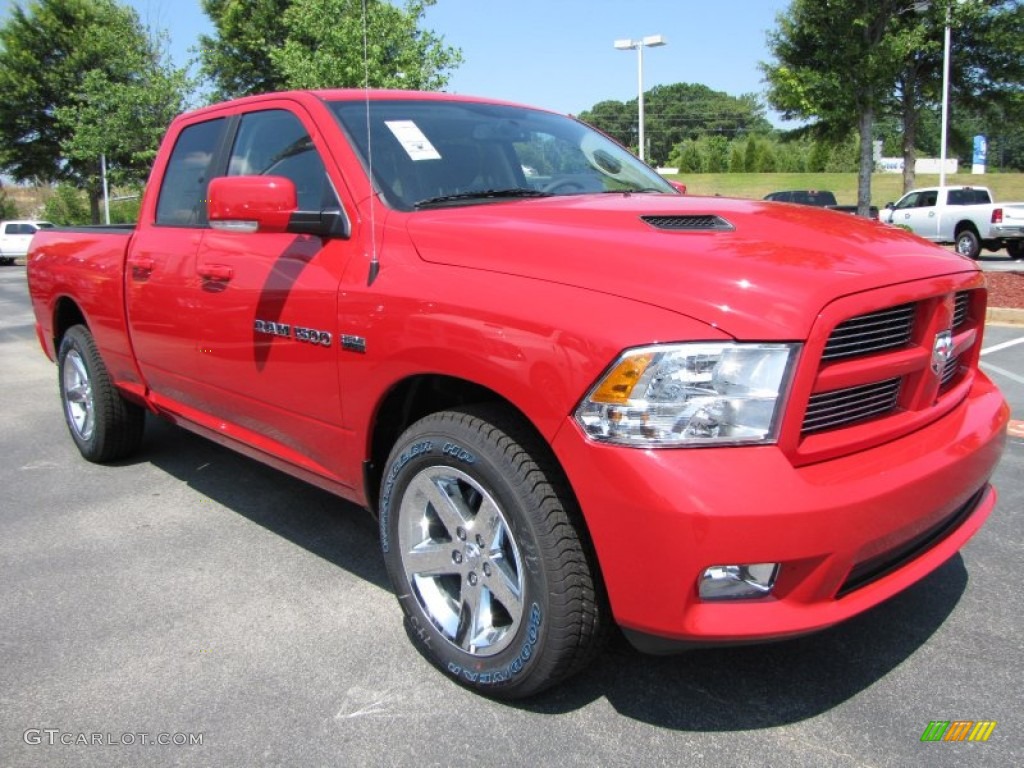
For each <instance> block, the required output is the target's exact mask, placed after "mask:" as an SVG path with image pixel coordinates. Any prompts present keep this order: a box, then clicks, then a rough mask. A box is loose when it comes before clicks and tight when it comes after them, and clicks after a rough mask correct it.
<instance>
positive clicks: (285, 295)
mask: <svg viewBox="0 0 1024 768" xmlns="http://www.w3.org/2000/svg"><path fill="white" fill-rule="evenodd" d="M311 133H313V132H312V131H311V130H310V127H309V126H308V125H307V124H305V123H304V122H303V118H301V117H300V115H299V114H298V113H296V112H294V111H292V110H291V109H285V108H279V109H263V110H261V111H257V112H250V113H246V114H244V115H243V116H242V117H241V120H240V122H239V125H238V130H237V133H236V135H235V138H234V142H233V145H232V148H231V153H230V159H229V161H228V175H272V176H284V177H286V178H289V179H291V180H292V181H293V182H294V183H295V186H296V191H297V193H298V205H299V209H300V210H306V211H310V210H313V211H319V210H323V209H328V208H337V207H338V205H339V203H338V198H337V194H336V192H335V190H334V187H333V185H332V184H331V182H330V180H329V178H328V176H327V173H326V170H325V165H324V161H323V158H322V156H321V152H320V149H319V148H318V147H317V146H316V145H315V144H314V141H313V139H312V137H311ZM350 252H351V243H350V241H347V240H341V239H326V238H321V237H318V236H313V235H295V234H268V233H251V234H250V233H244V232H227V231H220V230H215V229H211V230H208V231H207V233H206V235H205V237H204V238H203V240H202V242H201V244H200V246H199V252H198V256H197V259H196V269H195V271H196V274H197V275H198V279H199V285H200V290H199V293H198V301H199V303H200V306H201V311H200V313H199V316H200V317H201V323H202V324H201V327H200V328H199V340H200V343H199V352H200V356H201V359H202V363H201V366H202V368H201V369H202V385H203V389H204V397H206V398H208V400H209V405H208V408H209V410H210V412H212V413H216V414H217V415H218V416H219V417H220V418H221V419H223V420H224V421H225V422H226V424H225V427H224V428H225V430H227V431H230V430H240V431H241V433H240V436H242V437H244V439H245V440H246V442H249V443H250V444H252V445H255V446H256V447H259V448H263V449H264V450H268V451H269V452H271V453H274V454H275V455H278V456H280V457H282V458H284V459H286V460H288V461H291V462H292V463H294V464H297V465H299V466H302V467H304V468H306V469H310V470H313V471H316V472H320V473H324V472H326V473H327V474H329V475H331V476H334V477H335V478H336V479H337V478H338V477H339V475H341V474H342V469H341V466H340V459H341V455H342V451H341V447H342V442H341V441H343V440H345V439H346V438H345V433H344V432H343V430H342V429H341V400H340V394H339V386H338V352H339V349H340V345H339V341H338V286H339V284H340V282H341V276H342V272H343V270H344V268H345V263H346V261H347V259H348V258H349V255H350ZM343 481H344V480H343Z"/></svg>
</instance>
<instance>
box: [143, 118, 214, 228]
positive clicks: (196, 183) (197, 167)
mask: <svg viewBox="0 0 1024 768" xmlns="http://www.w3.org/2000/svg"><path fill="white" fill-rule="evenodd" d="M223 127H224V118H218V119H216V120H210V121H208V122H205V123H196V124H195V125H190V126H189V127H188V128H186V129H185V130H183V131H182V132H181V134H180V135H179V136H178V140H177V141H176V142H175V144H174V151H173V152H171V159H170V160H169V161H168V163H167V170H166V171H165V173H164V179H163V183H162V184H161V185H160V197H159V198H158V199H157V204H156V223H157V224H159V225H162V226H167V227H201V226H205V224H206V200H205V198H206V184H207V182H208V181H209V178H210V163H211V162H213V156H214V155H215V154H216V152H217V142H218V141H219V140H220V134H221V129H222V128H223Z"/></svg>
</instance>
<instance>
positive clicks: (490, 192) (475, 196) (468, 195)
mask: <svg viewBox="0 0 1024 768" xmlns="http://www.w3.org/2000/svg"><path fill="white" fill-rule="evenodd" d="M515 197H519V198H523V197H551V193H550V192H541V191H540V190H539V189H532V188H530V187H510V188H509V189H481V190H478V191H476V192H459V193H458V194H454V195H441V196H440V197H428V198H427V199H425V200H420V201H419V202H417V203H414V206H413V207H415V208H428V207H430V206H432V205H444V204H445V203H455V202H459V201H460V200H497V199H499V198H515Z"/></svg>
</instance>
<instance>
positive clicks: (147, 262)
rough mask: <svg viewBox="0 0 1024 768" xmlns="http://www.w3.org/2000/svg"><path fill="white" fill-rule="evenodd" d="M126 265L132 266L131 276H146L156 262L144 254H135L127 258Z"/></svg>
mask: <svg viewBox="0 0 1024 768" xmlns="http://www.w3.org/2000/svg"><path fill="white" fill-rule="evenodd" d="M128 266H130V267H131V268H132V276H133V277H140V278H141V277H148V276H149V273H150V272H152V271H153V267H154V266H156V262H154V261H153V260H152V259H150V258H148V257H146V256H136V257H134V258H131V259H128Z"/></svg>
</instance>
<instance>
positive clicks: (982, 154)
mask: <svg viewBox="0 0 1024 768" xmlns="http://www.w3.org/2000/svg"><path fill="white" fill-rule="evenodd" d="M987 158H988V142H987V141H986V140H985V137H984V136H975V137H974V160H973V161H972V162H973V163H974V165H985V161H986V160H987Z"/></svg>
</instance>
